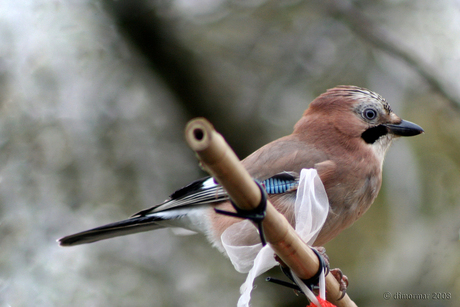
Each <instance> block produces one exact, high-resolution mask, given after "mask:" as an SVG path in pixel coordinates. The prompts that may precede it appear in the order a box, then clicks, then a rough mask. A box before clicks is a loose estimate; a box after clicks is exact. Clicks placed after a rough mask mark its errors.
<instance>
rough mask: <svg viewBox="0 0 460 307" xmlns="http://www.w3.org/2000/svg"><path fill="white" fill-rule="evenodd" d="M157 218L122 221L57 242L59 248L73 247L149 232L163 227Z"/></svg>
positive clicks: (136, 218)
mask: <svg viewBox="0 0 460 307" xmlns="http://www.w3.org/2000/svg"><path fill="white" fill-rule="evenodd" d="M162 220H164V219H163V218H161V217H159V216H152V215H150V216H137V217H132V218H129V219H126V220H123V221H119V222H115V223H111V224H107V225H104V226H100V227H96V228H93V229H89V230H85V231H82V232H79V233H76V234H73V235H69V236H66V237H63V238H61V239H59V240H58V243H59V244H60V245H61V246H73V245H79V244H85V243H91V242H96V241H99V240H105V239H109V238H113V237H119V236H125V235H129V234H132V233H137V232H143V231H149V230H154V229H159V228H163V227H165V226H164V225H162V224H161V223H159V222H161V221H162Z"/></svg>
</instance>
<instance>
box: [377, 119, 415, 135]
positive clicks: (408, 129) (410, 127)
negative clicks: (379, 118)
mask: <svg viewBox="0 0 460 307" xmlns="http://www.w3.org/2000/svg"><path fill="white" fill-rule="evenodd" d="M383 126H385V127H387V129H388V131H389V132H390V133H393V134H394V135H399V136H414V135H419V134H421V133H423V132H424V131H423V129H422V127H420V126H419V125H416V124H414V123H411V122H409V121H407V120H402V121H401V122H400V123H399V124H385V125H383Z"/></svg>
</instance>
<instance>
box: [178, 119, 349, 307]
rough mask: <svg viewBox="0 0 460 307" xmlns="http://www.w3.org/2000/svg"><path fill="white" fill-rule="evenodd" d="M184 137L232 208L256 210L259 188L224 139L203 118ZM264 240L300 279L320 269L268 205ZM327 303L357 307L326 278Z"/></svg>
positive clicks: (268, 204) (258, 200)
mask: <svg viewBox="0 0 460 307" xmlns="http://www.w3.org/2000/svg"><path fill="white" fill-rule="evenodd" d="M185 136H186V139H187V142H188V144H189V146H190V148H192V149H193V150H194V151H195V153H196V154H197V156H198V158H199V159H200V161H201V163H202V165H203V167H204V168H205V169H206V170H207V171H208V172H209V173H210V174H211V175H212V176H213V177H214V178H216V179H217V181H218V182H219V183H220V184H222V186H223V187H224V188H225V190H226V191H227V192H228V194H229V195H230V197H231V199H232V200H233V201H234V202H235V204H236V205H237V206H238V207H239V208H241V209H244V210H251V209H253V208H256V207H257V206H258V204H259V202H260V200H261V194H260V190H259V188H258V186H257V185H256V184H255V182H254V180H253V179H252V178H251V176H250V175H249V173H248V172H247V171H246V169H245V168H244V167H243V165H242V164H241V163H240V161H239V160H238V158H237V157H236V155H235V153H234V152H233V150H232V149H231V148H230V147H229V146H228V144H227V143H226V142H225V140H224V138H223V137H222V136H221V135H220V134H219V133H217V132H216V131H215V130H214V127H213V126H212V125H211V124H210V123H209V122H208V121H207V120H206V119H204V118H198V119H194V120H192V121H190V122H189V123H188V125H187V128H186V131H185ZM263 229H264V233H265V236H266V239H267V241H268V243H269V244H270V246H271V247H272V248H273V250H274V251H275V252H276V254H277V255H278V256H279V257H280V258H281V260H282V261H283V262H284V263H285V264H286V265H287V266H289V267H290V268H291V270H292V271H293V272H294V273H295V274H296V275H297V276H299V277H300V278H301V279H308V278H311V277H312V276H314V275H315V273H316V272H317V271H318V269H319V261H318V258H317V256H316V254H315V253H314V252H313V251H312V250H311V249H310V248H309V247H308V246H307V245H306V244H305V243H304V242H303V241H302V239H300V238H299V236H298V235H297V233H296V232H295V230H294V229H293V228H292V227H291V225H290V224H289V222H288V221H287V220H286V218H285V217H284V216H283V215H282V214H281V213H279V212H278V211H277V210H276V209H275V207H273V205H272V204H271V203H270V202H269V201H267V209H266V216H265V219H264V220H263ZM326 289H327V299H328V301H330V302H331V303H333V304H335V305H336V306H338V307H340V306H342V307H347V306H356V304H355V303H354V302H353V301H352V300H351V299H350V298H349V296H348V295H345V297H344V298H343V299H341V300H338V298H339V297H340V296H341V292H340V290H339V284H338V282H337V280H336V279H335V278H334V277H333V276H332V274H328V275H327V276H326Z"/></svg>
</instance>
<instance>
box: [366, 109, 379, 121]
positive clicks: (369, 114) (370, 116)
mask: <svg viewBox="0 0 460 307" xmlns="http://www.w3.org/2000/svg"><path fill="white" fill-rule="evenodd" d="M363 115H364V117H365V118H366V119H368V120H373V119H375V118H376V117H377V111H376V110H374V109H366V110H364V112H363Z"/></svg>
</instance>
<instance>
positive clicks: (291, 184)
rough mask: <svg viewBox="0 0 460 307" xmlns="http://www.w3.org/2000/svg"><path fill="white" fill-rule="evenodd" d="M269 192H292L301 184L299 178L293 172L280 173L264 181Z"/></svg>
mask: <svg viewBox="0 0 460 307" xmlns="http://www.w3.org/2000/svg"><path fill="white" fill-rule="evenodd" d="M262 185H263V186H264V188H265V190H266V191H267V193H268V194H281V193H286V192H292V191H295V190H296V189H297V187H298V186H299V179H298V177H297V176H295V175H293V174H292V173H287V172H286V173H280V174H277V175H275V176H273V177H271V178H268V179H266V180H264V181H262Z"/></svg>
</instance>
